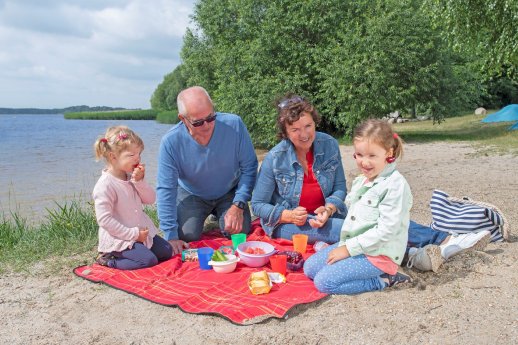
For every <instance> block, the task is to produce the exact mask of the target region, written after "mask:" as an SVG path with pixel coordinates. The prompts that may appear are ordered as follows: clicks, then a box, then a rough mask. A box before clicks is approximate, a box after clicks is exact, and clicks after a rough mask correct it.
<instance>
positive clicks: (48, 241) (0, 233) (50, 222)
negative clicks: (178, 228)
mask: <svg viewBox="0 0 518 345" xmlns="http://www.w3.org/2000/svg"><path fill="white" fill-rule="evenodd" d="M145 211H146V213H147V214H148V215H149V216H150V217H151V219H152V220H153V221H154V222H155V224H157V223H158V220H157V213H156V209H155V208H146V210H145ZM97 236H98V225H97V222H96V219H95V213H94V209H93V205H91V204H84V203H80V202H78V201H71V202H68V203H67V204H64V205H60V204H56V209H54V210H48V209H47V216H46V218H45V220H44V221H43V222H42V223H41V224H39V225H37V226H31V225H29V223H28V222H27V220H26V219H24V218H22V217H21V216H19V215H18V214H11V217H7V216H5V215H4V216H2V217H1V218H0V273H2V272H3V271H8V270H10V271H26V272H29V270H30V267H31V266H33V265H34V264H36V263H38V262H40V261H45V262H46V265H45V266H46V267H47V268H48V269H50V270H51V271H52V270H56V269H57V270H59V269H62V268H63V267H64V265H65V266H66V267H73V266H77V265H80V264H89V263H92V262H93V259H94V257H95V255H96V253H97V251H96V248H97V240H98V238H97Z"/></svg>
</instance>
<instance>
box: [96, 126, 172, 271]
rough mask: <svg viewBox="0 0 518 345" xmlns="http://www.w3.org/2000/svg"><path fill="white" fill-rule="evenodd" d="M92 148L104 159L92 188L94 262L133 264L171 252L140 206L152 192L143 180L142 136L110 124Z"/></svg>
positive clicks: (115, 265) (144, 264) (151, 262)
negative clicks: (95, 230)
mask: <svg viewBox="0 0 518 345" xmlns="http://www.w3.org/2000/svg"><path fill="white" fill-rule="evenodd" d="M94 150H95V156H96V159H97V160H100V159H101V158H104V160H105V161H106V167H105V169H103V171H102V175H101V177H100V178H99V180H98V181H97V183H96V185H95V187H94V190H93V199H94V202H95V216H96V218H97V223H98V224H99V246H98V251H99V256H98V257H97V260H96V261H97V263H98V264H100V265H103V266H108V267H112V268H118V269H122V270H133V269H137V268H145V267H151V266H154V265H156V264H157V263H158V262H160V261H164V260H167V259H169V258H171V255H172V248H171V245H170V244H169V243H168V242H167V241H166V240H164V239H162V238H161V237H160V236H157V234H158V229H157V228H156V227H155V225H154V224H153V221H152V220H151V219H150V218H149V217H148V215H147V214H146V213H144V210H143V204H153V203H154V202H155V198H156V195H155V191H154V189H153V188H151V187H150V186H149V185H148V184H147V183H146V182H145V181H144V175H145V172H146V169H145V166H144V164H141V163H140V154H141V153H142V151H143V150H144V143H143V142H142V139H140V137H139V136H138V135H137V134H135V133H134V132H133V131H132V130H131V129H129V128H128V127H125V126H114V127H110V128H108V130H107V131H106V134H105V135H104V136H103V137H101V138H99V139H97V141H96V142H95V144H94Z"/></svg>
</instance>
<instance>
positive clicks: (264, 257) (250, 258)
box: [236, 241, 276, 267]
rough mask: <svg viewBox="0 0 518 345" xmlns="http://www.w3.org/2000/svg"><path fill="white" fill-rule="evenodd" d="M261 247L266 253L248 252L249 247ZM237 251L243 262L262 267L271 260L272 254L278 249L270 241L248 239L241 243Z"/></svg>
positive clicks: (250, 265)
mask: <svg viewBox="0 0 518 345" xmlns="http://www.w3.org/2000/svg"><path fill="white" fill-rule="evenodd" d="M249 247H251V248H260V249H262V250H263V251H264V254H249V253H247V252H246V249H247V248H249ZM236 252H237V253H238V254H239V257H240V258H241V262H242V263H243V264H245V265H247V266H248V267H261V266H264V265H266V264H267V263H268V261H269V260H270V256H272V255H273V254H274V253H275V252H276V250H275V247H274V246H272V245H271V244H270V243H266V242H261V241H248V242H244V243H241V244H240V245H239V246H238V247H237V250H236Z"/></svg>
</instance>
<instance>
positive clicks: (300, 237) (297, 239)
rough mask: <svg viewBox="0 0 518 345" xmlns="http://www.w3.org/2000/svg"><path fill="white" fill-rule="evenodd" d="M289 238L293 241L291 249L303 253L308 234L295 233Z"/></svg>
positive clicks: (306, 244)
mask: <svg viewBox="0 0 518 345" xmlns="http://www.w3.org/2000/svg"><path fill="white" fill-rule="evenodd" d="M291 239H292V241H293V250H294V251H296V252H299V253H301V254H304V253H305V252H306V247H307V246H308V235H304V234H295V235H293V236H292V238H291Z"/></svg>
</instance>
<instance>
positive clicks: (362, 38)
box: [152, 0, 484, 147]
mask: <svg viewBox="0 0 518 345" xmlns="http://www.w3.org/2000/svg"><path fill="white" fill-rule="evenodd" d="M421 4H422V1H414V0H403V1H396V0H384V1H382V0H375V1H371V0H358V1H354V2H349V1H341V0H306V1H302V0H295V1H289V0H272V1H268V2H265V1H259V0H201V1H199V2H197V4H196V7H195V11H194V14H193V23H194V25H195V26H194V27H193V28H192V29H189V30H188V31H187V33H186V35H185V36H184V45H183V47H182V52H181V57H182V64H181V65H180V66H178V67H177V68H176V69H175V70H174V71H173V72H172V73H171V74H170V75H168V76H166V77H165V78H164V81H163V82H162V84H161V85H159V87H158V88H157V90H156V91H155V94H154V95H153V99H152V104H153V107H154V108H160V107H162V108H164V109H172V108H167V107H172V105H171V104H168V103H167V101H166V98H167V97H166V96H167V95H168V94H177V93H178V90H179V89H180V88H181V87H184V86H192V85H202V86H204V87H205V88H206V89H207V91H208V92H209V93H210V94H211V96H212V98H213V100H214V102H215V105H216V108H217V110H220V111H224V112H233V113H236V114H238V115H240V116H241V117H242V118H243V120H244V121H245V123H246V125H247V126H248V129H249V131H250V133H251V135H252V138H253V141H254V144H255V145H256V147H271V146H272V145H274V144H275V143H276V142H277V140H276V137H275V133H276V128H275V117H276V107H275V103H276V100H277V99H278V98H279V97H280V96H281V95H283V94H285V93H287V92H296V93H299V94H301V95H304V96H306V97H308V98H309V99H310V100H311V101H313V102H314V103H315V105H316V107H317V109H318V110H319V112H320V114H321V116H322V119H323V121H322V124H321V128H320V129H321V130H323V131H327V132H331V133H335V134H337V135H341V134H343V133H348V132H350V130H351V129H352V128H353V127H354V126H355V125H356V124H357V123H358V122H359V121H361V120H363V119H365V118H367V117H381V116H383V115H385V114H387V113H389V112H391V111H394V110H399V111H400V112H410V113H413V114H415V113H416V112H418V113H426V114H430V115H431V116H432V117H433V119H434V120H435V121H441V120H442V119H444V117H445V114H446V113H449V112H451V110H456V109H465V108H466V107H471V106H474V105H476V104H477V103H479V99H480V96H481V94H482V93H483V92H484V89H483V88H482V87H477V86H476V84H480V83H475V85H474V84H473V81H476V80H479V79H478V78H479V75H478V74H477V65H476V64H473V63H472V62H471V60H470V59H469V58H468V57H466V56H465V55H460V53H454V52H453V51H452V50H451V48H450V47H449V46H448V45H447V42H445V41H444V40H443V38H442V35H441V34H440V32H439V30H440V29H439V28H438V27H434V26H433V25H432V23H431V22H430V20H429V19H428V18H429V13H427V12H426V11H427V10H428V8H424V7H422V6H421Z"/></svg>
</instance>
